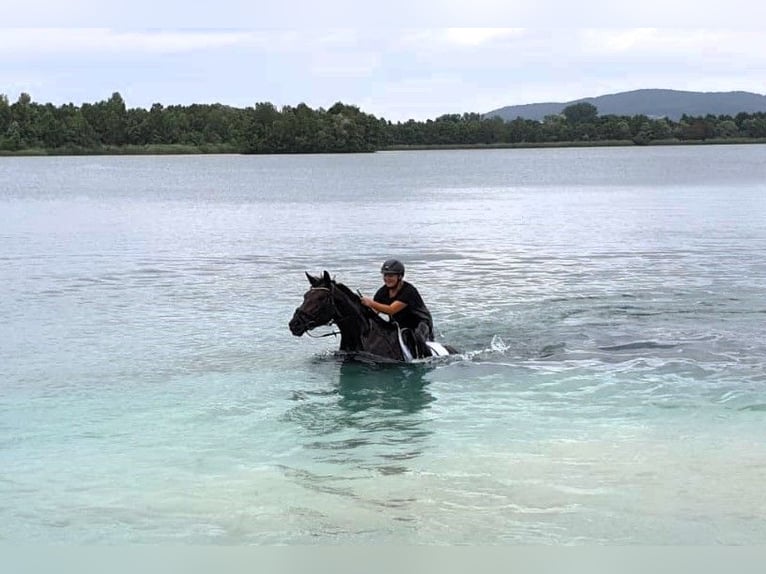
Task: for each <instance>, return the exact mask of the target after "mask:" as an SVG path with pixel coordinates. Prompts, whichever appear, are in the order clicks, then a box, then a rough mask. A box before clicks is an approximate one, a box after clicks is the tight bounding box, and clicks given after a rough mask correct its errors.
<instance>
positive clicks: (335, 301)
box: [289, 271, 457, 362]
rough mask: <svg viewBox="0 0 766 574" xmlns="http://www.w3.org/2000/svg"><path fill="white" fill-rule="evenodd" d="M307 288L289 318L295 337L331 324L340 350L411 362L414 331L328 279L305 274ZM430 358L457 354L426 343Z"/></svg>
mask: <svg viewBox="0 0 766 574" xmlns="http://www.w3.org/2000/svg"><path fill="white" fill-rule="evenodd" d="M306 277H308V280H309V283H310V284H311V288H310V289H309V290H308V291H306V293H305V294H304V295H303V304H302V305H301V306H300V307H298V308H297V309H296V310H295V313H294V314H293V318H292V319H291V320H290V323H289V326H290V331H291V332H292V334H293V335H295V336H296V337H300V336H301V335H303V334H304V333H306V332H308V331H311V330H312V329H314V328H316V327H319V326H321V325H335V326H337V328H338V330H339V331H340V350H341V351H343V352H346V353H358V354H360V355H363V356H364V357H365V358H366V359H369V360H375V361H381V362H411V361H412V360H414V359H413V357H415V356H416V353H415V351H414V349H415V348H416V347H415V340H414V334H413V333H411V332H410V331H409V330H408V329H399V327H398V326H397V325H396V323H393V322H389V321H386V320H385V319H383V318H382V317H380V316H379V315H378V314H377V313H375V311H373V310H372V309H370V308H368V307H365V306H364V305H362V303H361V300H360V297H359V295H357V294H356V293H354V292H353V291H351V289H349V288H348V287H346V286H345V285H343V284H342V283H338V282H336V281H334V280H332V279H331V278H330V275H329V273H327V271H325V272H324V274H323V275H322V277H313V276H312V275H309V274H308V273H306ZM426 345H427V346H428V348H429V350H430V352H431V356H432V357H441V356H446V355H451V354H455V353H457V350H456V349H455V348H453V347H451V346H449V345H442V344H440V343H436V342H434V341H428V342H426Z"/></svg>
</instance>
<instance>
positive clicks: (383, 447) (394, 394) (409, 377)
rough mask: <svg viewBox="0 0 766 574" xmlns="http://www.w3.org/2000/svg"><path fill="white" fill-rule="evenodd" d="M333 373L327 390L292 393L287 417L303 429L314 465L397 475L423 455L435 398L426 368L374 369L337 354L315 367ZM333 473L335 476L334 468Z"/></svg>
mask: <svg viewBox="0 0 766 574" xmlns="http://www.w3.org/2000/svg"><path fill="white" fill-rule="evenodd" d="M317 366H318V367H319V368H322V369H323V368H328V367H331V368H333V369H335V370H336V372H337V384H334V385H333V386H332V387H331V388H329V389H328V388H325V389H319V390H304V391H299V392H295V394H294V397H293V398H294V400H296V401H299V404H298V405H296V406H295V407H293V408H292V409H290V410H289V411H288V413H286V415H285V419H286V420H289V421H291V422H297V423H298V424H299V425H300V426H301V427H302V428H303V429H304V431H305V436H306V439H307V442H306V443H305V445H304V446H305V447H306V448H307V449H310V450H311V451H314V455H313V457H312V458H313V459H314V461H315V462H317V463H325V464H326V463H330V464H333V465H342V466H345V467H347V470H349V471H354V472H356V471H358V470H359V469H364V470H375V471H376V472H378V473H380V474H401V473H404V472H407V471H408V470H410V468H409V466H408V463H409V462H410V461H412V460H413V459H415V458H417V457H418V456H420V455H421V453H422V452H423V449H424V448H425V446H426V444H427V438H428V436H429V435H430V434H431V433H432V431H430V430H429V429H428V421H429V418H428V416H427V415H426V414H425V413H427V410H428V405H429V404H430V403H431V402H432V401H433V400H434V397H433V395H432V394H431V393H429V392H428V389H427V386H428V380H427V374H428V371H429V367H427V366H425V365H374V364H366V363H363V362H359V361H358V360H354V358H349V357H343V356H337V357H333V358H332V359H330V360H327V359H326V358H325V359H324V360H322V361H321V362H319V363H318V364H317ZM333 472H338V470H337V469H334V470H333Z"/></svg>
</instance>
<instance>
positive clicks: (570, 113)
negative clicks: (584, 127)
mask: <svg viewBox="0 0 766 574" xmlns="http://www.w3.org/2000/svg"><path fill="white" fill-rule="evenodd" d="M561 113H562V114H563V115H564V117H565V118H566V119H567V122H569V123H570V124H590V123H593V122H595V121H596V118H597V117H598V108H597V107H596V106H594V105H593V104H589V103H588V102H580V103H579V104H572V105H569V106H567V107H565V108H564V109H563V110H562V112H561Z"/></svg>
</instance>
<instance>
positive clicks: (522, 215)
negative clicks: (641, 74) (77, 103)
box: [0, 145, 766, 544]
mask: <svg viewBox="0 0 766 574" xmlns="http://www.w3.org/2000/svg"><path fill="white" fill-rule="evenodd" d="M764 182H766V148H764V147H763V146H756V145H752V146H720V147H719V146H716V147H713V146H709V147H701V148H693V147H674V148H645V149H632V148H625V149H619V148H611V149H603V150H602V149H583V150H493V151H450V152H407V153H378V154H373V155H352V156H301V157H293V156H277V157H275V156H270V157H240V156H216V157H208V156H205V157H105V158H14V159H11V158H2V159H0V285H2V287H0V289H1V291H0V294H1V295H2V297H1V298H0V317H2V318H3V320H2V321H0V364H2V368H1V369H0V539H2V540H6V541H22V540H23V541H33V542H34V541H39V542H69V543H82V542H92V543H116V542H139V543H145V542H150V543H168V542H180V543H211V544H257V543H317V542H318V543H331V544H334V543H357V542H422V543H459V542H472V543H514V544H529V543H539V542H552V543H592V542H607V543H620V544H667V543H673V544H709V543H729V544H752V543H760V544H762V543H764V542H765V541H766V527H765V526H764V522H763V516H764V515H766V495H764V494H763V483H764V480H765V479H766V445H764V438H763V437H764V436H766V435H765V434H764V432H763V429H764V428H766V426H765V424H764V423H766V420H765V419H766V343H765V342H764V335H765V334H766V327H764V325H765V324H766V297H765V296H764V295H766V293H765V292H764V285H765V284H766V260H765V259H764V256H763V253H764V252H766V225H764V222H765V221H766V183H764ZM389 256H396V257H399V258H401V259H403V260H404V261H405V262H406V263H407V265H408V278H409V279H410V280H411V281H412V282H413V283H414V284H416V285H417V286H418V288H419V289H420V291H421V292H422V293H423V295H424V297H425V298H426V300H427V302H428V304H429V306H430V308H431V310H432V312H433V314H434V316H435V321H436V328H437V332H438V333H439V338H440V340H442V341H443V342H448V343H452V344H454V345H456V346H458V347H459V348H460V349H461V350H462V351H463V354H462V355H460V356H459V357H457V358H456V359H455V360H449V361H444V362H439V363H435V364H431V365H411V366H403V367H385V368H384V367H378V368H375V367H371V366H366V365H360V364H349V363H345V362H344V361H342V360H340V359H339V358H338V357H336V356H334V354H333V350H334V348H335V347H336V345H337V341H334V340H333V338H325V339H317V340H315V339H308V338H306V337H304V338H300V339H298V338H295V337H293V336H292V335H290V333H289V330H288V329H287V321H288V320H289V318H290V316H291V315H292V311H293V309H294V308H295V307H296V306H297V305H298V304H299V303H300V301H301V296H302V293H303V292H304V291H305V289H306V288H307V287H308V284H307V283H306V280H305V276H304V275H303V272H304V270H305V271H309V272H311V273H319V272H321V271H322V270H324V269H327V270H328V271H330V273H331V274H333V275H334V276H335V277H336V278H337V279H338V280H340V281H342V282H344V283H346V284H347V285H349V286H350V287H352V288H353V289H361V290H362V291H363V292H365V293H371V292H373V290H374V289H375V288H377V287H378V283H379V276H378V274H377V269H378V267H379V265H380V262H381V261H382V260H383V259H385V258H387V257H389Z"/></svg>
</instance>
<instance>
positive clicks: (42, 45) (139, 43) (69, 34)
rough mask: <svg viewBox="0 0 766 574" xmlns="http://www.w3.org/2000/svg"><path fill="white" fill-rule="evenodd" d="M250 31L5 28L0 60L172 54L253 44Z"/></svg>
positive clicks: (255, 37)
mask: <svg viewBox="0 0 766 574" xmlns="http://www.w3.org/2000/svg"><path fill="white" fill-rule="evenodd" d="M257 40H258V36H257V35H255V34H253V33H251V32H228V31H201V32H197V31H136V32H120V31H115V30H111V29H108V28H9V29H8V28H7V29H4V30H3V31H2V34H0V58H3V59H5V58H8V57H17V56H20V55H21V56H27V57H29V56H50V55H64V54H89V53H104V52H107V53H118V54H125V53H131V54H138V55H148V54H176V53H183V52H190V51H194V50H209V49H215V48H222V47H230V46H234V45H247V44H253V43H255V42H256V41H257Z"/></svg>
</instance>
